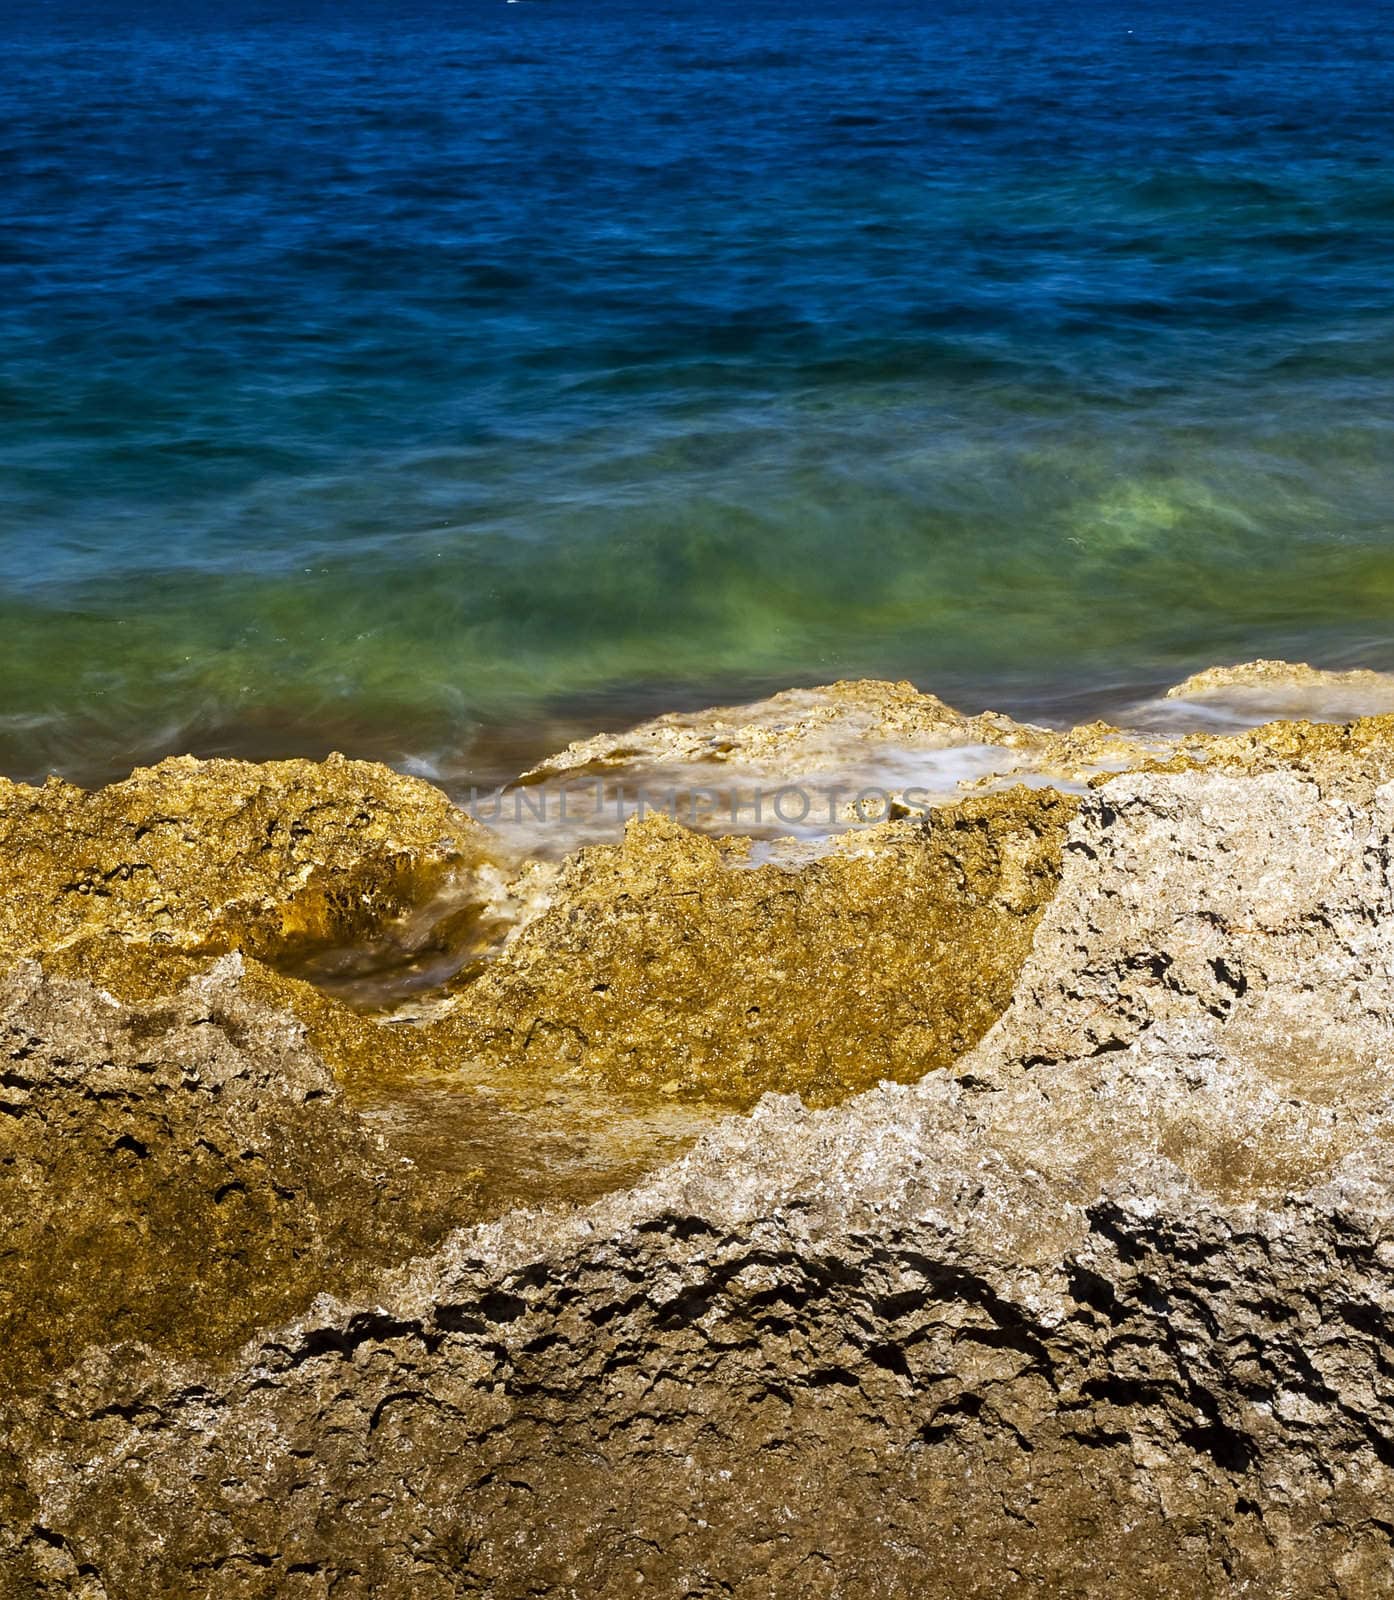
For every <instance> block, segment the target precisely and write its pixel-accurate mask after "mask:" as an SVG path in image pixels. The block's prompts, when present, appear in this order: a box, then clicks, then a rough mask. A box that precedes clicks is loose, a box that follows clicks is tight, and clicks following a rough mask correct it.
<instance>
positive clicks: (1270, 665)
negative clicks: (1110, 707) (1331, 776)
mask: <svg viewBox="0 0 1394 1600" xmlns="http://www.w3.org/2000/svg"><path fill="white" fill-rule="evenodd" d="M1165 698H1166V699H1167V700H1173V701H1174V700H1184V701H1189V702H1190V703H1192V704H1194V705H1198V706H1202V707H1215V708H1217V709H1220V710H1222V711H1230V712H1233V713H1238V714H1240V715H1242V716H1246V717H1248V718H1249V719H1251V720H1253V721H1255V722H1257V721H1262V720H1265V719H1268V718H1273V717H1290V718H1291V717H1321V718H1325V719H1326V720H1328V721H1332V720H1341V719H1345V718H1350V717H1362V716H1372V715H1377V714H1379V713H1382V712H1389V711H1394V673H1388V672H1371V671H1369V670H1368V669H1366V668H1356V669H1355V670H1353V671H1349V672H1331V671H1327V670H1326V669H1324V668H1320V667H1310V666H1308V665H1307V664H1306V662H1293V661H1245V662H1241V663H1240V664H1239V665H1237V666H1233V667H1207V668H1206V669H1205V671H1203V672H1196V673H1193V674H1192V675H1191V676H1190V677H1189V678H1186V679H1185V680H1184V681H1183V682H1181V683H1178V684H1175V685H1173V686H1172V687H1171V688H1170V689H1168V690H1167V691H1166V696H1165Z"/></svg>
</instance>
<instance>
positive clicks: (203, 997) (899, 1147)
mask: <svg viewBox="0 0 1394 1600" xmlns="http://www.w3.org/2000/svg"><path fill="white" fill-rule="evenodd" d="M1357 676H1358V677H1359V681H1358V682H1351V681H1349V678H1350V675H1338V679H1339V681H1324V680H1323V675H1321V674H1315V673H1312V672H1311V669H1292V668H1283V667H1281V666H1279V665H1277V664H1274V663H1260V664H1251V665H1250V666H1248V667H1246V668H1241V669H1230V672H1229V680H1230V681H1231V682H1232V684H1233V685H1234V687H1235V689H1236V692H1237V694H1236V701H1235V704H1236V705H1238V707H1239V709H1238V710H1237V711H1236V712H1235V714H1234V715H1233V716H1232V717H1231V718H1230V719H1229V722H1230V727H1229V729H1228V730H1227V731H1221V732H1211V731H1206V728H1205V725H1206V724H1213V723H1214V722H1215V720H1216V719H1215V706H1216V704H1219V703H1223V701H1222V697H1223V693H1224V688H1225V681H1226V680H1225V676H1224V675H1223V674H1221V673H1218V672H1215V673H1210V674H1206V675H1203V677H1202V678H1199V679H1196V680H1190V681H1189V683H1188V685H1182V686H1179V687H1178V692H1177V693H1176V694H1175V695H1174V696H1173V697H1172V700H1171V702H1169V704H1170V705H1171V706H1173V707H1174V706H1175V705H1176V704H1178V703H1185V702H1187V701H1188V699H1192V700H1194V701H1195V702H1196V703H1197V705H1198V707H1199V710H1198V715H1197V725H1195V726H1190V727H1182V726H1179V725H1176V724H1171V723H1168V722H1167V720H1166V717H1159V718H1158V719H1156V720H1155V721H1153V722H1152V723H1151V724H1150V725H1149V724H1148V722H1147V719H1146V718H1145V717H1144V716H1142V715H1141V714H1140V715H1139V719H1138V726H1137V727H1134V728H1131V729H1127V730H1118V729H1112V728H1105V727H1102V726H1100V725H1090V726H1089V727H1087V728H1085V729H1075V730H1068V731H1065V732H1052V731H1050V730H1045V729H1036V728H1028V727H1025V726H1023V725H1020V724H1015V723H1012V722H1011V721H1010V719H1008V718H1004V717H994V716H991V715H990V714H988V715H984V716H981V717H975V718H969V717H962V716H960V715H959V714H958V713H956V712H952V711H950V710H949V709H948V708H947V707H944V706H942V704H941V703H940V702H938V701H934V700H933V698H932V697H930V696H921V695H918V694H917V692H916V691H914V690H911V689H909V687H908V686H895V685H864V684H863V685H844V686H836V687H834V688H833V689H831V690H828V691H798V692H797V693H795V694H793V695H790V696H781V697H776V699H775V700H774V701H771V702H764V703H762V704H761V705H760V706H757V707H753V708H747V710H748V714H746V715H743V714H742V712H741V710H740V709H739V708H726V709H723V710H721V711H718V712H713V713H707V714H699V715H695V716H690V717H685V718H668V719H659V722H658V723H656V724H649V725H646V726H645V728H643V729H638V730H634V732H633V733H632V734H631V735H628V736H625V737H623V738H620V739H615V740H609V739H607V740H606V741H592V742H591V743H590V744H589V746H587V747H573V749H572V750H571V751H570V752H566V753H563V755H562V756H560V757H557V758H554V760H553V761H552V762H551V763H548V764H544V765H543V767H541V768H538V769H535V770H534V772H533V773H531V774H529V775H527V782H526V786H528V787H535V786H536V785H537V784H539V783H542V784H545V783H549V782H554V781H556V780H557V777H558V775H559V774H562V773H565V772H568V771H574V770H579V769H581V768H585V769H587V770H590V771H595V770H597V768H603V769H604V770H606V771H608V772H616V771H625V770H629V771H631V772H632V771H653V770H659V769H663V770H673V769H675V768H679V767H696V768H699V769H703V770H706V769H715V768H718V767H719V768H721V770H722V771H723V772H724V773H726V774H728V775H729V774H730V773H731V772H732V771H739V772H741V773H743V774H744V775H747V776H748V775H750V774H751V773H756V772H758V773H763V774H765V775H769V774H774V775H775V776H777V777H780V778H783V779H785V780H788V781H798V780H800V779H802V778H806V777H807V776H808V775H809V774H811V773H819V774H822V773H826V772H828V771H831V770H834V769H840V768H846V767H852V768H855V769H856V771H857V773H858V774H859V775H865V774H866V773H872V774H876V773H880V774H882V775H884V776H885V777H886V779H887V787H888V788H892V787H895V785H896V784H899V783H900V782H901V780H903V779H904V777H905V774H906V771H907V770H910V771H911V772H912V775H913V763H912V764H911V766H910V767H909V768H907V765H906V761H907V759H908V757H907V752H909V754H910V756H914V757H915V758H917V759H918V757H920V756H923V755H925V754H926V753H928V754H930V755H933V756H934V758H935V759H936V760H938V759H939V756H940V754H941V753H942V752H946V751H947V752H952V751H954V750H963V749H970V748H971V749H972V750H975V751H981V750H982V749H984V748H987V749H989V750H996V751H1000V752H1005V753H1006V756H1005V757H1004V759H1003V760H1002V761H1001V762H1000V763H999V762H998V761H996V760H995V759H994V760H993V761H992V762H990V763H986V764H984V763H981V762H979V763H973V764H968V765H964V766H960V767H958V768H956V769H950V768H948V767H940V768H936V769H935V770H936V771H940V772H948V771H950V770H953V771H956V772H957V773H958V792H957V793H946V794H945V795H944V796H943V797H942V799H940V800H936V802H935V803H934V804H932V805H930V806H928V807H927V808H926V809H925V810H924V812H923V814H913V815H910V814H902V815H895V814H893V815H892V817H891V818H890V820H884V821H880V822H878V823H875V824H872V825H870V826H867V827H865V828H859V827H851V828H847V829H843V828H842V827H836V828H834V827H830V828H829V829H828V830H827V833H826V836H825V837H822V838H819V839H812V840H810V839H808V838H803V839H801V840H799V841H798V842H797V844H796V845H795V846H785V845H781V844H780V843H779V842H778V841H776V842H774V843H773V844H767V845H756V844H753V843H752V842H751V841H750V840H748V839H736V838H726V837H713V836H709V835H707V834H704V833H702V832H694V831H692V830H691V829H689V828H687V827H684V826H682V825H680V824H679V823H677V822H675V821H673V820H672V819H671V818H649V819H647V820H641V821H635V822H631V823H630V825H629V828H628V829H627V831H625V833H624V835H623V837H621V838H617V839H614V840H611V841H602V842H597V843H593V844H589V845H586V846H585V847H583V848H581V849H580V850H578V851H576V852H575V853H573V854H571V855H570V856H568V857H567V858H566V859H565V860H563V861H562V862H561V863H560V865H554V864H551V863H550V862H549V861H547V860H544V859H539V855H540V856H545V855H546V854H547V852H546V851H545V850H542V851H540V852H528V851H526V850H524V849H522V848H521V847H520V842H519V840H518V838H517V837H509V838H504V837H502V836H501V835H491V834H490V833H488V832H487V831H486V830H484V829H483V828H481V827H479V826H478V825H477V824H475V823H473V822H472V821H471V820H470V818H468V817H467V816H465V815H464V814H463V813H462V812H461V811H459V810H458V809H456V807H454V806H453V805H452V804H451V803H450V801H449V799H448V797H446V796H445V795H443V794H441V793H440V792H439V791H437V790H435V789H432V788H431V787H430V786H429V785H425V784H422V783H419V782H418V781H416V780H409V779H404V778H400V777H398V776H396V775H394V774H392V773H390V772H388V771H386V769H382V768H376V767H371V766H365V765H363V764H360V763H354V762H343V761H336V762H333V763H326V764H325V765H324V766H322V767H316V766H312V765H308V764H304V763H288V764H277V765H275V766H272V767H266V768H257V767H253V766H248V765H245V764H231V763H206V764H204V763H195V762H189V761H182V762H168V763H165V764H163V765H162V766H161V767H159V768H155V769H152V770H151V771H149V772H144V773H139V774H136V775H134V776H133V778H132V779H131V780H129V781H128V783H127V784H123V785H117V786H115V787H114V788H113V789H110V790H106V791H102V792H101V793H99V794H96V795H91V796H87V795H82V794H81V793H80V792H78V791H74V790H71V789H69V788H67V787H65V786H60V785H56V784H51V785H49V786H47V787H45V788H42V789H23V788H21V787H18V786H13V785H11V786H8V787H7V788H5V789H4V790H3V791H0V840H3V841H4V848H5V850H6V858H5V859H6V862H7V865H8V867H9V871H8V872H7V873H6V876H5V880H4V886H3V892H0V958H2V959H0V966H3V968H4V970H5V972H6V973H7V974H8V975H7V976H5V977H4V979H3V987H0V1016H3V1019H4V1020H3V1027H4V1049H5V1054H6V1060H5V1062H4V1065H3V1080H2V1086H0V1111H3V1112H4V1117H3V1119H0V1200H3V1213H2V1214H3V1218H4V1221H3V1224H2V1225H0V1234H2V1235H3V1238H4V1256H5V1262H6V1272H5V1275H4V1278H3V1281H0V1314H2V1315H3V1327H2V1328H0V1332H3V1334H4V1338H3V1341H0V1366H3V1372H0V1378H2V1379H3V1383H4V1392H5V1393H6V1396H7V1402H6V1405H5V1407H4V1411H3V1415H2V1416H0V1593H3V1594H6V1595H8V1594H14V1595H16V1596H19V1595H24V1596H55V1597H56V1596H82V1597H84V1600H99V1597H100V1600H146V1597H155V1596H171V1597H173V1596H179V1597H181V1600H183V1597H194V1596H207V1597H210V1600H212V1597H215V1596H216V1597H219V1600H221V1597H225V1596H226V1597H247V1600H252V1597H257V1600H262V1597H268V1600H269V1597H280V1596H306V1597H311V1596H313V1597H321V1596H329V1595H344V1596H358V1595H361V1596H370V1595H371V1596H388V1597H395V1596H402V1597H408V1596H410V1597H413V1600H416V1597H422V1600H432V1597H436V1596H440V1597H446V1596H451V1597H453V1596H462V1595H476V1594H477V1595H489V1596H492V1597H498V1600H504V1597H513V1596H517V1597H522V1596H535V1595H541V1594H547V1595H552V1594H555V1595H575V1596H581V1595H587V1596H589V1595H612V1594H613V1595H618V1594H631V1593H637V1592H646V1593H650V1594H661V1595H674V1596H679V1595H681V1596H705V1595H711V1596H717V1595H739V1596H752V1597H754V1596H771V1597H775V1596H779V1597H783V1596H793V1595H799V1596H804V1595H809V1596H820V1595H821V1596H828V1597H830V1600H831V1597H833V1596H840V1597H846V1596H853V1597H857V1600H861V1597H867V1600H879V1597H882V1596H885V1597H887V1600H889V1597H892V1596H903V1595H907V1594H912V1595H916V1596H926V1597H935V1596H944V1597H946V1600H947V1597H948V1596H963V1595H982V1596H998V1595H1011V1594H1021V1595H1026V1594H1037V1595H1051V1596H1056V1595H1059V1596H1064V1595H1078V1596H1100V1597H1102V1596H1109V1597H1114V1596H1119V1597H1133V1596H1136V1597H1150V1596H1161V1595H1167V1596H1182V1597H1186V1596H1196V1597H1200V1596H1210V1595H1215V1594H1227V1593H1243V1594H1248V1595H1254V1596H1265V1597H1267V1596H1272V1597H1292V1600H1298V1597H1304V1600H1305V1597H1309V1596H1331V1597H1337V1596H1341V1597H1351V1600H1357V1597H1364V1596H1372V1595H1382V1594H1386V1593H1389V1592H1391V1590H1394V1518H1391V1515H1390V1511H1389V1507H1390V1505H1391V1503H1394V1198H1391V1197H1392V1196H1394V1188H1392V1187H1391V1180H1394V1142H1392V1141H1391V1135H1392V1134H1394V1093H1392V1092H1391V1090H1392V1089H1394V867H1391V861H1394V786H1392V785H1394V717H1389V716H1386V715H1371V716H1365V717H1363V718H1357V719H1356V720H1341V721H1332V722H1328V723H1320V722H1311V721H1302V722H1294V721H1287V722H1275V723H1266V724H1262V725H1259V726H1246V725H1245V724H1246V723H1251V722H1253V721H1254V718H1253V716H1252V715H1251V712H1252V711H1253V707H1252V706H1246V705H1245V704H1244V701H1245V697H1246V695H1247V694H1248V693H1249V691H1251V690H1252V689H1253V687H1254V685H1255V684H1256V683H1258V684H1260V685H1261V687H1262V691H1263V693H1264V695H1266V696H1269V697H1271V696H1273V695H1274V694H1279V695H1280V696H1281V695H1282V694H1298V695H1301V696H1306V697H1308V699H1309V700H1310V697H1311V696H1313V695H1316V696H1318V697H1319V696H1320V694H1321V693H1323V692H1325V691H1328V690H1329V691H1330V692H1331V693H1332V694H1334V695H1335V696H1336V697H1337V700H1338V702H1339V705H1338V710H1339V711H1340V712H1348V713H1349V714H1350V715H1351V716H1354V715H1355V712H1356V711H1358V710H1360V709H1361V707H1363V706H1367V705H1369V704H1370V703H1371V699H1370V697H1372V696H1373V697H1374V698H1375V700H1376V701H1377V700H1378V696H1379V695H1380V694H1382V693H1384V692H1386V690H1387V689H1388V688H1389V687H1390V685H1389V682H1388V680H1381V681H1376V682H1371V681H1368V680H1371V679H1377V678H1378V675H1375V674H1363V675H1357ZM1351 693H1356V694H1358V695H1359V696H1361V697H1363V698H1362V701H1361V706H1356V707H1347V706H1346V704H1345V702H1344V701H1340V700H1339V697H1340V696H1341V695H1349V694H1351ZM1217 697H1220V698H1217ZM1202 702H1203V704H1202ZM1326 704H1327V702H1322V701H1320V699H1319V698H1318V701H1317V702H1314V703H1313V704H1310V705H1309V707H1308V708H1309V709H1317V710H1321V709H1323V707H1324V706H1325V705H1326ZM1168 715H1169V713H1168ZM707 775H708V776H710V773H709V772H708V774H707ZM892 778H893V779H894V780H895V782H894V783H892V782H891V779H892ZM1023 782H1025V784H1027V785H1029V787H1023V786H1022V785H1023ZM402 1106H410V1107H415V1112H414V1114H413V1116H411V1117H406V1118H405V1120H404V1119H403V1115H402V1114H399V1112H400V1108H401V1107H402ZM394 1108H395V1109H394ZM461 1149H464V1150H465V1151H467V1155H466V1156H465V1157H464V1158H463V1159H461V1158H460V1157H459V1151H460V1150H461ZM539 1152H541V1154H540V1155H539Z"/></svg>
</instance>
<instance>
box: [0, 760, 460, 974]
mask: <svg viewBox="0 0 1394 1600" xmlns="http://www.w3.org/2000/svg"><path fill="white" fill-rule="evenodd" d="M488 855H489V850H488V844H487V835H486V834H485V832H484V830H483V829H482V828H480V827H479V826H478V825H477V824H475V823H474V822H472V821H471V820H470V819H469V818H468V817H467V816H465V815H464V814H463V813H462V812H460V811H458V810H457V809H456V808H455V807H454V806H453V805H451V803H450V802H449V800H448V799H447V798H446V797H445V795H443V794H442V793H441V792H440V790H438V789H435V788H433V787H432V786H431V785H430V784H428V783H424V782H422V781H421V780H420V779H419V778H407V777H402V776H400V775H399V774H397V773H395V772H393V771H391V770H390V769H389V768H387V767H383V766H379V765H378V764H376V763H374V762H366V761H345V760H344V759H343V758H342V757H339V756H331V757H330V758H329V759H328V760H327V761H324V762H313V761H273V762H268V763H266V764H264V765H257V764H255V763H253V762H248V761H195V760H193V759H192V758H191V757H180V758H172V759H170V760H168V761H162V762H161V763H160V764H159V766H157V767H150V768H142V769H141V770H139V771H137V772H134V773H133V774H132V775H131V776H130V778H128V779H127V780H126V781H125V782H124V783H117V784H111V785H110V786H109V787H107V788H105V789H99V790H96V791H93V792H88V791H87V790H84V789H79V788H76V787H75V786H73V785H72V784H67V783H62V782H60V781H59V780H58V779H56V778H53V779H50V780H49V782H48V783H46V784H45V785H43V786H42V787H41V788H31V787H29V786H27V785H24V784H16V783H10V782H9V781H7V780H5V779H0V861H3V863H4V873H5V882H4V889H3V893H0V953H3V954H4V955H5V956H6V957H9V958H14V957H18V956H23V955H32V954H39V953H41V952H43V951H47V950H53V949H56V948H60V947H61V946H62V945H63V944H65V943H66V942H67V941H69V940H71V939H73V938H76V937H80V936H82V935H84V934H88V933H91V932H94V931H110V932H114V933H117V934H119V935H120V936H121V937H123V938H125V939H128V940H131V941H134V942H138V943H156V944H159V945H161V946H162V947H164V948H166V949H169V950H175V951H195V952H214V953H221V952H224V951H227V950H231V949H240V950H245V951H246V952H248V953H249V954H252V955H272V956H274V957H276V958H278V959H284V958H288V957H290V956H292V955H293V954H296V953H299V952H309V951H313V950H316V949H318V948H320V947H323V946H328V945H336V944H342V943H345V942H347V941H350V940H353V939H366V938H370V937H371V936H372V934H373V932H374V930H375V929H377V928H379V927H381V926H382V925H383V924H384V923H386V922H388V921H390V920H392V919H394V918H399V917H401V916H403V915H404V914H406V913H407V912H409V911H410V910H412V909H413V908H415V907H417V906H419V905H420V904H421V903H422V901H423V900H426V899H428V898H429V897H430V895H431V893H432V892H433V891H434V890H436V889H438V888H439V887H440V885H441V884H442V882H443V881H444V880H445V879H446V877H447V876H448V875H451V874H463V873H470V872H479V871H481V870H482V869H485V868H486V866H487V865H488Z"/></svg>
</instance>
